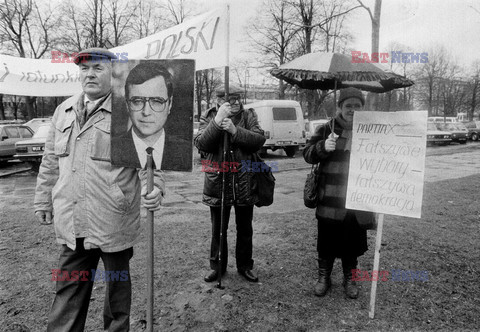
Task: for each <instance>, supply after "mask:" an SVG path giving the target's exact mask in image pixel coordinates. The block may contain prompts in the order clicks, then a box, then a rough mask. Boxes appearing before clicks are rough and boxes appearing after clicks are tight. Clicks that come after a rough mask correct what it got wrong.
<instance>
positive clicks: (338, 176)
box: [303, 116, 374, 224]
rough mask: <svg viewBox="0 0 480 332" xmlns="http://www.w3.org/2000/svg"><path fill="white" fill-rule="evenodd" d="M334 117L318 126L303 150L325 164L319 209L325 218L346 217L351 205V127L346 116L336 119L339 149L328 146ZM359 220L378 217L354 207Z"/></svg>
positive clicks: (308, 157) (309, 160)
mask: <svg viewBox="0 0 480 332" xmlns="http://www.w3.org/2000/svg"><path fill="white" fill-rule="evenodd" d="M332 121H333V120H331V121H330V122H328V123H326V124H324V125H323V126H319V127H317V128H316V130H315V133H314V135H313V136H312V138H311V140H310V141H309V143H308V144H307V146H306V147H305V149H304V150H303V157H304V159H305V161H306V162H307V163H309V164H317V163H320V165H321V172H320V185H319V191H320V193H321V194H320V201H319V204H318V205H317V209H316V212H315V214H316V217H317V219H319V220H325V221H342V220H344V218H345V216H346V214H347V209H346V208H345V200H346V194H347V181H348V168H349V161H350V151H349V150H345V147H346V146H347V144H348V139H349V138H348V137H349V136H350V135H351V131H350V130H347V129H345V127H346V123H345V121H344V120H343V119H342V118H339V117H338V116H337V118H336V119H335V126H334V128H335V134H337V135H338V136H339V137H338V139H337V145H336V148H335V151H332V152H327V151H326V150H325V140H326V139H327V138H328V136H329V135H330V134H331V125H332ZM354 212H355V215H356V217H357V220H358V222H359V224H369V223H371V222H372V221H373V220H372V218H374V215H373V213H371V212H365V211H354Z"/></svg>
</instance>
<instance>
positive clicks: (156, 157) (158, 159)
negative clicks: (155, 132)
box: [132, 129, 165, 169]
mask: <svg viewBox="0 0 480 332" xmlns="http://www.w3.org/2000/svg"><path fill="white" fill-rule="evenodd" d="M132 137H133V143H134V144H135V149H136V150H137V154H138V160H139V161H140V165H141V166H142V168H145V165H146V164H147V151H146V150H147V148H148V147H152V148H153V152H152V156H153V161H154V162H155V166H156V169H160V168H161V167H162V157H163V147H164V146H165V129H162V134H161V135H160V137H159V138H158V140H157V141H156V142H155V144H154V145H153V146H152V145H149V144H147V143H145V142H144V141H143V140H142V139H141V138H140V137H138V136H137V134H136V133H135V131H134V130H133V129H132Z"/></svg>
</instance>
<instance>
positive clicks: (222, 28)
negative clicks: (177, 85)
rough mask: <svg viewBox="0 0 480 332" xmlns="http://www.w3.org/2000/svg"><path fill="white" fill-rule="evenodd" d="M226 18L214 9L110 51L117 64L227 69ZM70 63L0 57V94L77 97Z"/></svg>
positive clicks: (76, 81)
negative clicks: (185, 62)
mask: <svg viewBox="0 0 480 332" xmlns="http://www.w3.org/2000/svg"><path fill="white" fill-rule="evenodd" d="M227 15H228V14H227V7H223V8H221V9H216V10H213V11H210V12H208V13H205V14H202V15H199V16H196V17H195V18H193V19H191V20H189V21H187V22H185V23H182V24H179V25H176V26H174V27H172V28H170V29H167V30H163V31H160V32H158V33H156V34H153V35H151V36H148V37H145V38H143V39H140V40H137V41H134V42H132V43H130V44H127V45H123V46H118V47H115V48H112V49H110V51H112V52H113V53H116V54H117V56H118V58H119V61H124V60H125V61H126V60H131V59H139V60H140V59H194V60H195V63H196V66H195V67H196V70H202V69H207V68H217V67H224V66H227V65H228V59H227V54H228V52H227V47H228V45H227V37H228V36H226V34H227V31H228V29H227V21H228V17H227ZM52 55H53V54H52ZM71 60H72V59H71V58H68V57H62V55H61V54H59V52H57V55H56V56H53V57H52V59H27V58H18V57H12V56H7V55H0V93H4V94H10V95H20V96H52V97H53V96H70V95H73V94H75V93H78V92H79V91H80V90H81V85H80V77H79V75H78V67H77V66H76V65H75V64H73V63H72V62H71Z"/></svg>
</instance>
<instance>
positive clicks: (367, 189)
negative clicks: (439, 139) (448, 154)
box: [346, 111, 427, 218]
mask: <svg viewBox="0 0 480 332" xmlns="http://www.w3.org/2000/svg"><path fill="white" fill-rule="evenodd" d="M352 132H353V137H352V152H351V155H350V168H349V174H348V188H347V200H346V207H347V208H348V209H354V210H363V211H372V212H377V213H385V214H393V215H400V216H407V217H414V218H420V216H421V211H422V197H423V178H424V174H425V152H426V146H427V112H413V111H411V112H392V113H389V112H368V111H364V112H355V116H354V120H353V130H352Z"/></svg>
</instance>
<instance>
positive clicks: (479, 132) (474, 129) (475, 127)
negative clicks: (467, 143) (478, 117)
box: [462, 121, 480, 141]
mask: <svg viewBox="0 0 480 332" xmlns="http://www.w3.org/2000/svg"><path fill="white" fill-rule="evenodd" d="M462 123H463V124H464V125H465V127H466V128H467V130H468V139H470V140H472V141H478V138H479V137H480V121H469V122H462Z"/></svg>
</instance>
